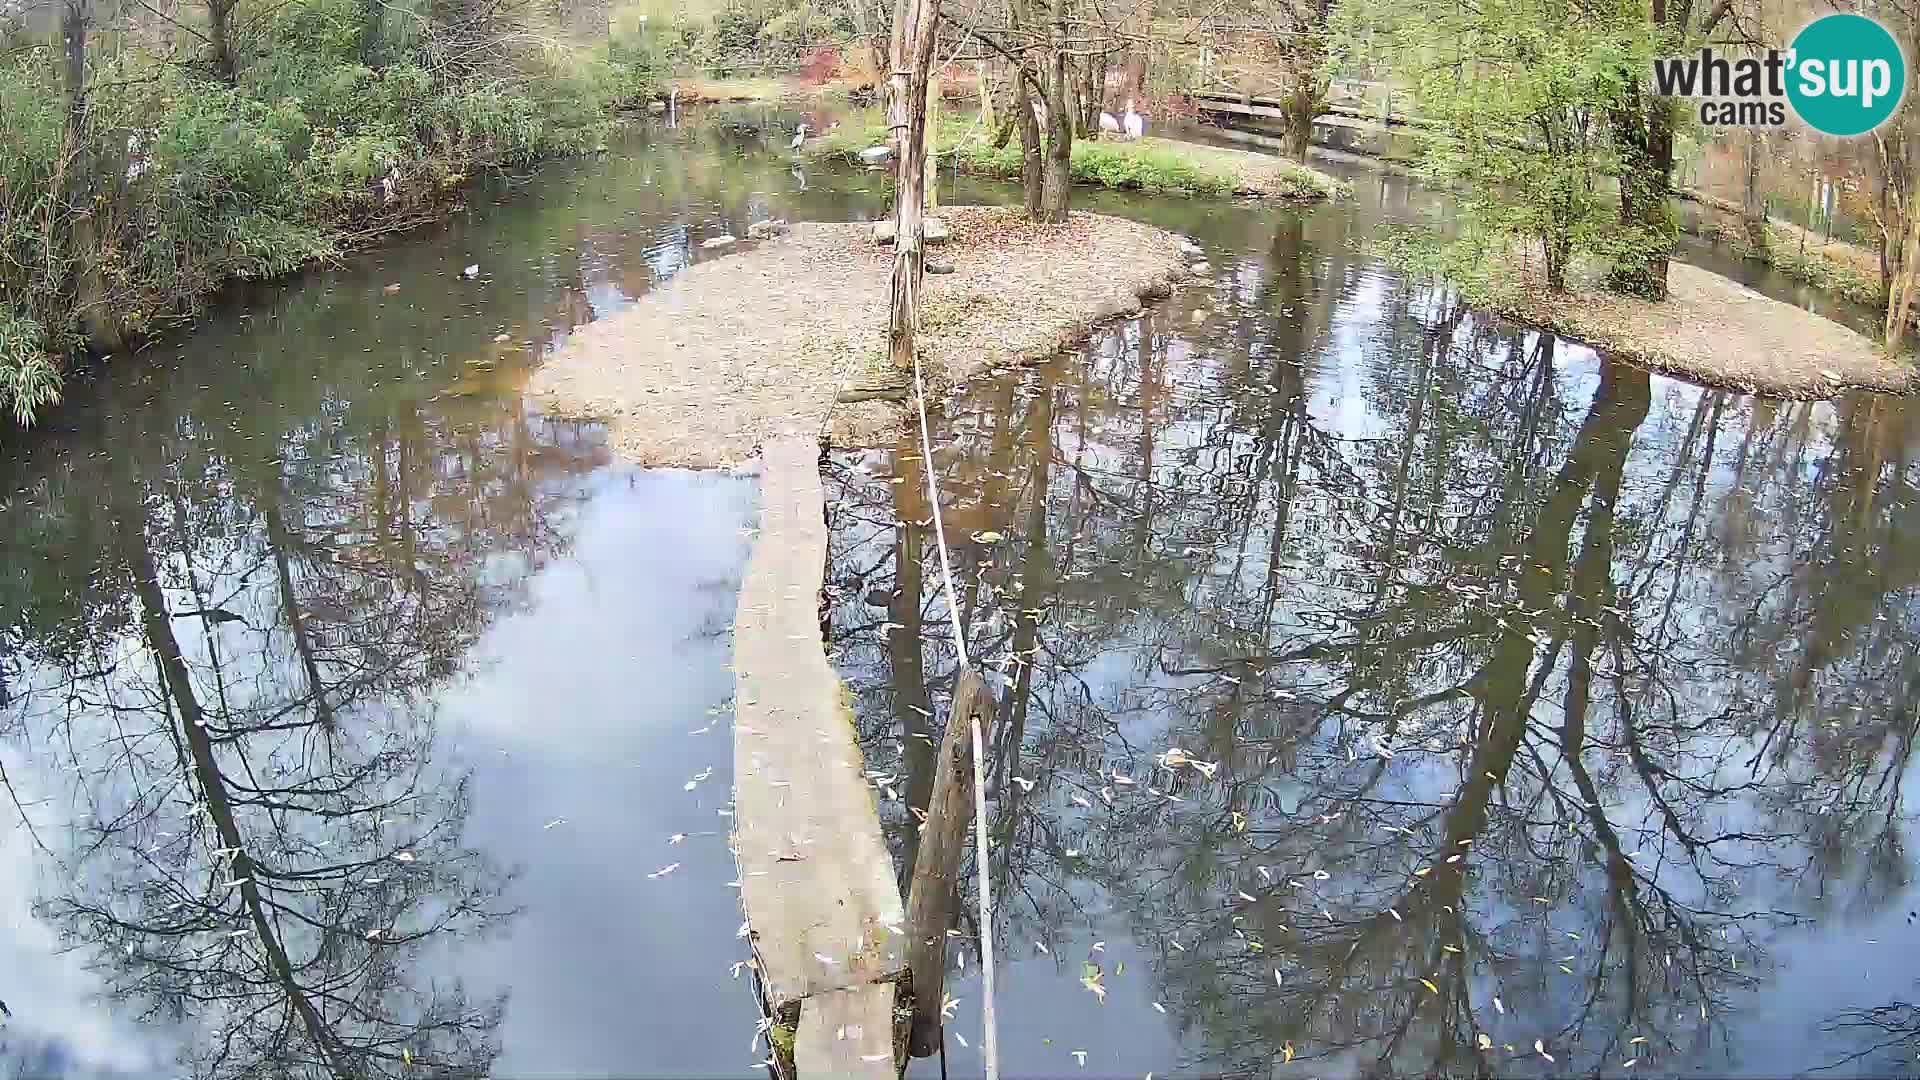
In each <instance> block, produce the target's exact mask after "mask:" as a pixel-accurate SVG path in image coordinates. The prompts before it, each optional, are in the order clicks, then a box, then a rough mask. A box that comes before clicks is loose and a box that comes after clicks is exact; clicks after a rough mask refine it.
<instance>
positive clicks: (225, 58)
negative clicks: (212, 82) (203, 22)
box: [207, 0, 239, 86]
mask: <svg viewBox="0 0 1920 1080" xmlns="http://www.w3.org/2000/svg"><path fill="white" fill-rule="evenodd" d="M238 2H239V0H207V47H208V53H209V57H210V59H211V60H212V61H213V73H214V74H215V75H218V76H220V81H221V82H223V83H226V84H227V85H228V86H232V85H234V83H235V82H236V81H237V78H238V69H237V68H236V66H235V65H234V62H233V8H234V5H235V4H237V3H238Z"/></svg>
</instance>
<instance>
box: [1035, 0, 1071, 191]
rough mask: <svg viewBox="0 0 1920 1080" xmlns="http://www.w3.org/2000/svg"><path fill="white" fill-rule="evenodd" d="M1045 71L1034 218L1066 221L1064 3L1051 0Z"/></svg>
mask: <svg viewBox="0 0 1920 1080" xmlns="http://www.w3.org/2000/svg"><path fill="white" fill-rule="evenodd" d="M1053 10H1054V23H1053V28H1052V35H1051V42H1050V48H1049V53H1050V55H1049V56H1048V58H1047V59H1048V71H1047V80H1046V86H1047V93H1046V97H1047V157H1046V167H1045V169H1044V170H1043V171H1042V176H1041V182H1040V187H1041V192H1040V214H1039V216H1038V218H1037V220H1040V221H1046V222H1053V223H1056V224H1057V223H1059V222H1063V221H1065V220H1067V207H1068V205H1069V203H1070V202H1071V200H1072V187H1073V114H1072V112H1071V109H1070V106H1069V101H1068V98H1067V50H1066V42H1067V6H1066V0H1054V9H1053Z"/></svg>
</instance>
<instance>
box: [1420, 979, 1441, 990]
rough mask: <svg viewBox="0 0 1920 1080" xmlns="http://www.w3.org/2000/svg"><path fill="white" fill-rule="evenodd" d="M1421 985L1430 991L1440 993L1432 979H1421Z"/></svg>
mask: <svg viewBox="0 0 1920 1080" xmlns="http://www.w3.org/2000/svg"><path fill="white" fill-rule="evenodd" d="M1420 985H1421V986H1424V987H1426V988H1427V989H1428V990H1431V991H1433V992H1434V993H1436V994H1437V993H1439V992H1440V988H1439V987H1437V986H1435V985H1433V980H1432V979H1421V980H1420Z"/></svg>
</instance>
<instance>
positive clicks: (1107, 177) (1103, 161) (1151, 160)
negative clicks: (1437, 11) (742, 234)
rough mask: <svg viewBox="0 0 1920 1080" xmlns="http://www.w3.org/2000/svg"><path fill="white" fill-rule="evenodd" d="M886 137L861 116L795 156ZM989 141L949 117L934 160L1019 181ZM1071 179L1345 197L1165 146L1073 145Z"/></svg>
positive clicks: (1287, 167)
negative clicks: (936, 158) (861, 118)
mask: <svg viewBox="0 0 1920 1080" xmlns="http://www.w3.org/2000/svg"><path fill="white" fill-rule="evenodd" d="M885 138H886V125H885V122H884V121H883V120H880V119H877V118H872V117H868V118H865V119H864V120H862V121H854V122H843V123H842V124H841V125H840V126H839V127H837V128H835V129H833V130H831V131H827V132H822V133H821V134H820V136H819V137H818V138H812V139H809V140H808V141H807V143H806V144H805V146H804V148H803V151H802V152H803V153H805V154H807V155H809V156H812V157H815V158H828V157H850V156H852V155H855V154H858V153H859V152H860V151H861V150H863V149H865V148H867V147H869V146H875V145H878V144H880V143H882V142H884V141H885ZM991 140H992V135H991V133H990V132H988V131H986V129H985V128H984V127H982V126H981V125H980V124H979V123H977V122H976V121H975V120H973V119H971V118H967V117H962V116H948V117H945V118H943V120H942V123H941V125H940V135H939V140H938V153H939V156H940V159H941V160H942V161H943V162H951V163H952V164H953V166H954V167H955V168H957V169H959V170H960V171H961V172H965V173H971V174H974V175H979V176H992V177H997V178H999V179H1002V180H1018V179H1020V146H1019V142H1018V140H1017V139H1015V140H1009V141H1008V143H1007V145H1005V146H1002V147H999V148H997V149H996V148H995V147H994V146H993V145H992V141H991ZM1073 179H1074V182H1075V183H1079V184H1091V185H1097V186H1100V187H1110V188H1121V189H1126V190H1131V191H1144V192H1147V193H1149V194H1153V195H1215V196H1229V195H1245V196H1256V197H1267V198H1279V199H1301V200H1309V199H1330V198H1335V197H1337V196H1339V195H1341V194H1343V193H1345V192H1346V191H1347V190H1348V189H1347V186H1346V185H1345V184H1343V183H1341V182H1340V181H1338V180H1335V179H1334V178H1333V177H1330V176H1328V175H1326V174H1325V173H1321V172H1318V171H1316V170H1314V169H1310V168H1308V167H1306V166H1304V165H1301V164H1299V163H1297V162H1293V161H1289V160H1287V159H1285V158H1278V157H1272V156H1270V155H1266V154H1254V153H1248V152H1246V151H1241V150H1225V149H1219V148H1216V147H1210V146H1196V145H1193V144H1190V143H1182V142H1174V141H1172V140H1168V139H1132V140H1122V139H1101V140H1093V141H1089V140H1084V139H1083V140H1075V142H1074V144H1073Z"/></svg>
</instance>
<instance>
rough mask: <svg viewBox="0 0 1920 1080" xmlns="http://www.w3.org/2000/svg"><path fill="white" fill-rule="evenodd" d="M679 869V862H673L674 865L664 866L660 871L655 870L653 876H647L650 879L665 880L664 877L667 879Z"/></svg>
mask: <svg viewBox="0 0 1920 1080" xmlns="http://www.w3.org/2000/svg"><path fill="white" fill-rule="evenodd" d="M678 869H680V864H679V863H677V862H673V863H668V864H667V865H665V866H663V867H661V868H660V869H658V870H655V871H654V872H653V873H651V874H648V875H647V876H648V877H650V878H663V877H666V876H667V875H668V874H671V873H673V872H674V871H675V870H678Z"/></svg>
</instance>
